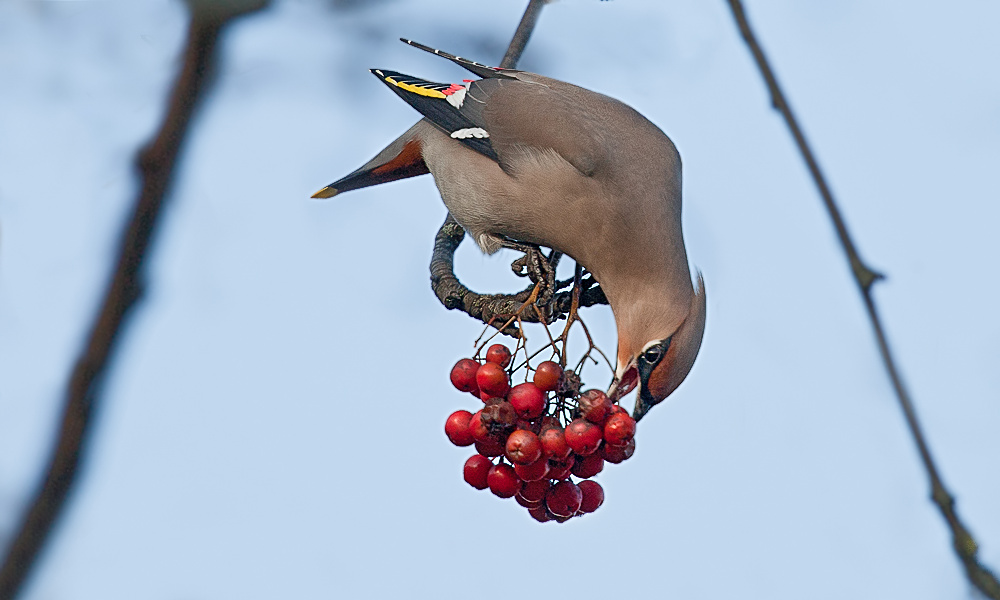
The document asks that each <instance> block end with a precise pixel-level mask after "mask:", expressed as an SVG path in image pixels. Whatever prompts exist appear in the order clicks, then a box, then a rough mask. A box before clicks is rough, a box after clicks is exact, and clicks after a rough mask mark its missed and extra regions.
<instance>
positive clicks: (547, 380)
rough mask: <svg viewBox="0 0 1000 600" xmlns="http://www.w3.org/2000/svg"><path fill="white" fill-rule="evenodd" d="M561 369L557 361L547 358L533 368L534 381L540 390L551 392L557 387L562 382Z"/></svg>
mask: <svg viewBox="0 0 1000 600" xmlns="http://www.w3.org/2000/svg"><path fill="white" fill-rule="evenodd" d="M562 378H563V369H562V367H560V366H559V363H556V362H552V361H551V360H547V361H545V362H543V363H540V364H539V365H538V367H537V368H536V369H535V377H534V382H535V385H537V386H538V387H539V388H541V389H542V391H545V392H553V391H555V390H558V389H559V384H560V383H562Z"/></svg>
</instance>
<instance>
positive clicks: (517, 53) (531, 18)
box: [499, 0, 549, 69]
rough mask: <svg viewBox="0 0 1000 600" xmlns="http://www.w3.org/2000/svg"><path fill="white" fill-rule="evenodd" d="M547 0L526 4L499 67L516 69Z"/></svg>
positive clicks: (532, 1) (534, 0) (533, 0)
mask: <svg viewBox="0 0 1000 600" xmlns="http://www.w3.org/2000/svg"><path fill="white" fill-rule="evenodd" d="M548 1H549V0H531V1H530V2H528V7H527V8H526V9H524V16H523V17H521V22H520V23H518V24H517V30H516V31H515V32H514V37H513V38H511V40H510V45H509V46H507V52H506V53H505V54H504V55H503V60H502V61H500V65H499V66H500V67H501V68H504V69H513V68H516V67H517V63H518V62H520V60H521V55H522V54H524V48H525V46H527V45H528V39H530V38H531V34H532V32H533V31H535V24H536V23H538V15H540V14H542V7H543V6H545V5H546V4H547V3H548Z"/></svg>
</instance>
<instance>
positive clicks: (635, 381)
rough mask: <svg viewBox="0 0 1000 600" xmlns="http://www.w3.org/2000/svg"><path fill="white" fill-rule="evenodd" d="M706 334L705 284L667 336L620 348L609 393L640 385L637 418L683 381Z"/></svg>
mask: <svg viewBox="0 0 1000 600" xmlns="http://www.w3.org/2000/svg"><path fill="white" fill-rule="evenodd" d="M704 333H705V283H704V280H703V279H702V277H701V274H699V275H698V288H697V289H696V290H695V293H694V294H693V295H692V296H691V303H690V306H689V307H688V310H687V315H686V316H685V317H684V318H683V320H682V321H681V322H680V324H679V325H677V326H676V327H674V328H673V330H672V331H670V332H669V333H668V334H667V335H660V336H658V337H657V338H656V339H653V340H650V341H648V342H646V344H645V345H643V346H642V347H641V349H640V350H639V351H637V352H629V351H627V350H626V351H625V353H624V354H623V350H625V349H624V348H622V347H619V356H618V369H617V373H616V375H615V382H614V383H613V384H612V386H611V390H609V392H608V395H609V396H611V397H612V399H615V400H617V399H618V398H621V397H622V396H624V395H626V394H628V393H629V392H631V391H632V390H633V389H635V388H636V387H638V388H639V391H638V395H637V397H636V401H635V410H633V411H632V417H633V418H634V419H635V420H636V421H638V420H639V419H641V418H642V417H643V415H645V414H646V413H647V412H648V411H649V409H650V408H652V407H653V406H655V405H657V404H659V403H660V402H662V401H663V400H664V399H666V397H667V396H669V395H670V394H671V393H673V391H674V390H675V389H677V386H679V385H680V384H681V382H682V381H684V378H685V377H687V374H688V372H689V371H690V370H691V367H692V365H694V359H695V357H697V356H698V350H699V349H700V348H701V340H702V336H703V335H704Z"/></svg>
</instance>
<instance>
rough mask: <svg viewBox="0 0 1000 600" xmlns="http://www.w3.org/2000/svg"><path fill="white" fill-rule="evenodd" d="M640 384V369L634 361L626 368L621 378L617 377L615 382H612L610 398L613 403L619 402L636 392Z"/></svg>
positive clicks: (609, 392) (609, 389)
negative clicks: (637, 385)
mask: <svg viewBox="0 0 1000 600" xmlns="http://www.w3.org/2000/svg"><path fill="white" fill-rule="evenodd" d="M638 383H639V369H637V368H636V366H635V361H634V360H633V361H632V362H631V363H629V365H628V366H627V367H625V369H624V371H623V372H622V374H621V376H618V377H615V380H614V381H612V382H611V387H609V388H608V397H609V398H611V401H612V402H618V400H620V399H621V398H623V397H625V396H626V395H628V393H629V392H631V391H632V390H634V389H635V386H636V384H638Z"/></svg>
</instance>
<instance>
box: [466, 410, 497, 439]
mask: <svg viewBox="0 0 1000 600" xmlns="http://www.w3.org/2000/svg"><path fill="white" fill-rule="evenodd" d="M469 435H471V436H472V439H473V440H475V441H477V442H488V441H490V439H491V437H492V436H490V430H489V429H487V428H486V424H485V423H483V411H481V410H480V411H478V412H476V414H474V415H472V416H471V417H469Z"/></svg>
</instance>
